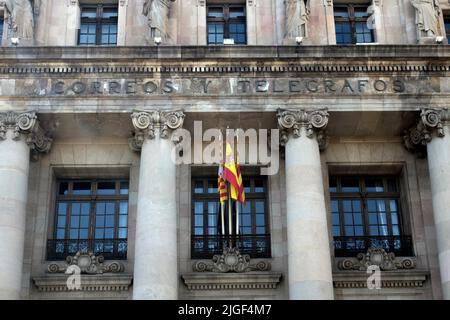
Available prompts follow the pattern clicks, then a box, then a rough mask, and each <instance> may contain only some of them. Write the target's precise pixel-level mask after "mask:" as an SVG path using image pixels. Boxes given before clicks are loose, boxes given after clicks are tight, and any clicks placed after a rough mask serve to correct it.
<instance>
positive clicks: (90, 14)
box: [81, 8, 97, 19]
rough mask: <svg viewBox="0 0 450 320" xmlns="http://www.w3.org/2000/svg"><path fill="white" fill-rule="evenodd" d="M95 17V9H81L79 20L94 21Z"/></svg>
mask: <svg viewBox="0 0 450 320" xmlns="http://www.w3.org/2000/svg"><path fill="white" fill-rule="evenodd" d="M96 17H97V9H96V8H82V9H81V18H92V19H95V18H96Z"/></svg>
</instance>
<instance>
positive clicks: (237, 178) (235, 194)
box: [223, 143, 245, 203]
mask: <svg viewBox="0 0 450 320" xmlns="http://www.w3.org/2000/svg"><path fill="white" fill-rule="evenodd" d="M223 178H224V179H225V181H228V182H229V183H230V196H231V199H233V200H236V201H239V202H241V203H244V202H245V195H244V184H243V183H242V176H241V169H240V167H239V165H236V162H235V161H234V154H233V149H232V148H231V145H230V144H229V143H227V146H226V161H225V165H224V168H223Z"/></svg>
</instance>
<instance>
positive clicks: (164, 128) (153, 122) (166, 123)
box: [130, 110, 186, 151]
mask: <svg viewBox="0 0 450 320" xmlns="http://www.w3.org/2000/svg"><path fill="white" fill-rule="evenodd" d="M185 116H186V115H185V114H184V113H183V111H180V110H178V111H170V112H163V111H148V112H147V111H138V112H134V113H133V114H132V115H131V120H132V122H133V127H134V129H135V133H134V136H133V137H132V138H131V139H130V147H131V149H132V150H134V151H139V150H141V148H142V145H143V143H144V141H145V139H146V138H147V139H154V138H155V137H156V134H157V132H159V136H160V137H161V138H162V139H167V138H169V134H170V131H172V130H176V129H178V128H180V127H182V126H183V123H184V118H185Z"/></svg>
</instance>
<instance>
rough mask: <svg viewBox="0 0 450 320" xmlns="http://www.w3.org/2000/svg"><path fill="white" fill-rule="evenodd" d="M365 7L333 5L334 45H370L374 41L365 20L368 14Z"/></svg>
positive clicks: (371, 31)
mask: <svg viewBox="0 0 450 320" xmlns="http://www.w3.org/2000/svg"><path fill="white" fill-rule="evenodd" d="M367 8H368V6H367V5H356V4H355V5H353V4H349V5H335V6H334V24H335V29H336V44H356V43H371V42H374V41H375V36H374V32H373V29H369V27H368V25H367V20H368V19H369V17H370V13H368V12H367Z"/></svg>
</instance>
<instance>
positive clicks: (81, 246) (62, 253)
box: [47, 239, 128, 261]
mask: <svg viewBox="0 0 450 320" xmlns="http://www.w3.org/2000/svg"><path fill="white" fill-rule="evenodd" d="M127 249H128V242H127V239H76V240H69V239H63V240H56V239H50V240H47V260H48V261H59V260H65V259H66V257H67V256H73V255H75V254H76V253H77V252H78V251H80V252H83V253H86V252H89V251H92V252H93V253H94V254H95V255H102V256H103V257H104V258H105V259H109V260H112V259H114V260H126V258H127Z"/></svg>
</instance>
